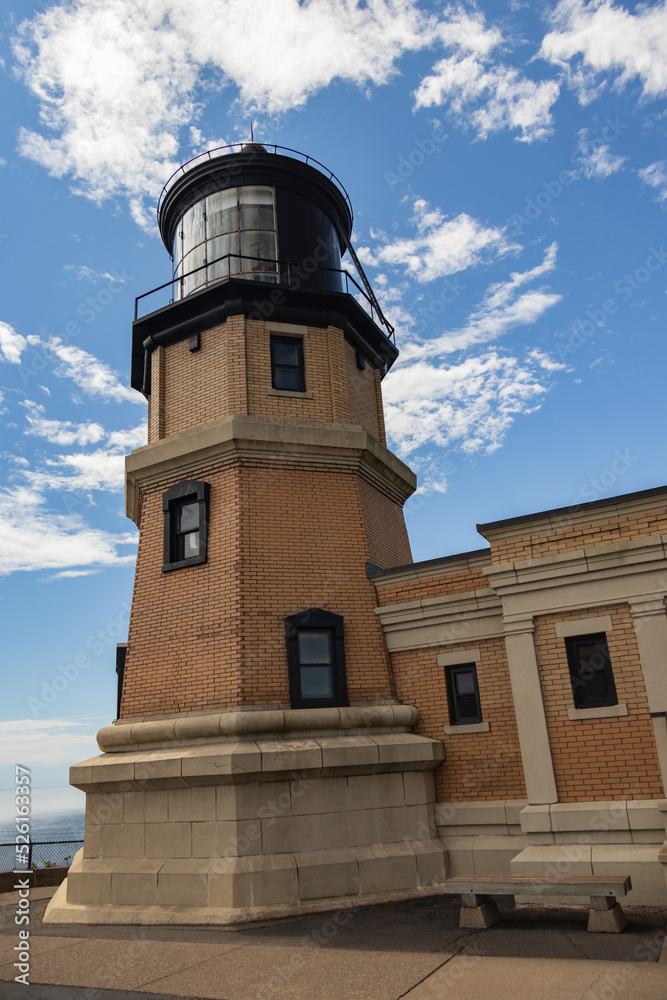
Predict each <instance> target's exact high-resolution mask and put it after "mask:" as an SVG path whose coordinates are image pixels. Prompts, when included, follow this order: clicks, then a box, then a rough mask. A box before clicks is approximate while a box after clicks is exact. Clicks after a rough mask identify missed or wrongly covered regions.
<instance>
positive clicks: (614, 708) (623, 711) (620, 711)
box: [567, 705, 628, 722]
mask: <svg viewBox="0 0 667 1000" xmlns="http://www.w3.org/2000/svg"><path fill="white" fill-rule="evenodd" d="M627 714H628V706H627V705H604V706H602V707H601V708H568V710H567V717H568V719H569V720H570V722H576V721H577V719H618V718H620V717H621V716H623V715H627Z"/></svg>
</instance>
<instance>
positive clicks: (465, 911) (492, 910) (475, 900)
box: [459, 892, 500, 928]
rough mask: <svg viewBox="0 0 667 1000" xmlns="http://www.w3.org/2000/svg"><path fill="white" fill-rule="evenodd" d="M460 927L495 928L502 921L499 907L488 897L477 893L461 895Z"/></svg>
mask: <svg viewBox="0 0 667 1000" xmlns="http://www.w3.org/2000/svg"><path fill="white" fill-rule="evenodd" d="M461 904H462V905H461V916H460V917H459V927H468V928H469V927H473V928H480V927H493V925H494V924H497V923H498V922H499V921H500V914H499V913H498V907H497V906H496V904H495V902H494V901H493V900H492V899H489V897H488V896H482V895H480V894H479V893H476V892H463V893H461Z"/></svg>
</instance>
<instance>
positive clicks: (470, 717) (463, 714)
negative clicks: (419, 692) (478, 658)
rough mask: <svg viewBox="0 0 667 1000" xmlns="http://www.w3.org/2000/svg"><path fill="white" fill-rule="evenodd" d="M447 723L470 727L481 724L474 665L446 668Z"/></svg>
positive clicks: (462, 664)
mask: <svg viewBox="0 0 667 1000" xmlns="http://www.w3.org/2000/svg"><path fill="white" fill-rule="evenodd" d="M445 672H446V675H447V694H448V696H449V721H450V724H451V725H452V726H470V725H473V724H474V723H477V722H482V721H483V720H482V707H481V704H480V700H479V686H478V684H477V668H476V666H475V664H474V663H457V664H456V666H452V667H447V668H446V670H445Z"/></svg>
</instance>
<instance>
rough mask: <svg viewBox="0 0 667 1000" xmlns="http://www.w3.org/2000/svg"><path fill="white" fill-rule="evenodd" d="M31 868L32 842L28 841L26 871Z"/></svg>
mask: <svg viewBox="0 0 667 1000" xmlns="http://www.w3.org/2000/svg"><path fill="white" fill-rule="evenodd" d="M31 868H32V840H29V841H28V870H30V869H31Z"/></svg>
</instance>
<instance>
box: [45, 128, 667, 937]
mask: <svg viewBox="0 0 667 1000" xmlns="http://www.w3.org/2000/svg"><path fill="white" fill-rule="evenodd" d="M159 220H160V227H161V232H162V236H163V239H164V242H165V245H166V246H167V248H168V249H169V250H170V252H172V256H173V260H174V265H175V272H174V282H173V284H172V289H171V291H172V301H171V302H169V303H168V304H167V305H165V306H162V307H161V308H153V310H152V311H149V312H146V313H145V314H144V315H142V316H139V317H138V318H137V320H136V321H135V324H134V329H133V354H132V384H133V385H134V387H135V388H137V389H138V390H139V391H142V392H143V393H144V394H145V395H146V396H147V398H148V400H149V417H148V423H149V440H148V444H147V445H146V446H145V447H144V448H139V449H137V450H136V451H134V452H133V453H132V454H131V455H130V456H129V457H128V459H127V465H126V470H127V512H128V516H130V517H131V518H132V519H133V520H134V521H135V523H136V524H137V525H138V526H139V530H140V540H139V550H138V557H137V569H136V578H135V588H134V595H133V601H132V615H131V622H130V630H129V636H128V642H127V647H126V649H125V663H124V673H123V678H122V700H121V702H120V717H119V719H118V720H117V723H116V724H115V725H114V726H112V727H107V728H106V729H103V730H102V731H101V732H100V733H99V735H98V742H99V745H100V748H101V750H102V751H103V753H102V754H101V756H99V757H96V758H93V759H92V760H90V761H84V762H83V763H82V764H79V765H77V766H75V767H73V768H72V769H71V781H72V783H73V784H74V785H76V786H77V787H79V788H82V789H84V790H85V791H86V793H87V814H86V834H85V843H84V848H83V850H82V852H80V854H79V855H77V857H76V859H75V862H74V864H73V865H72V868H71V871H70V875H69V877H68V879H67V882H66V883H65V884H64V886H63V887H62V888H61V889H60V890H59V893H58V894H57V896H56V897H54V900H53V901H52V903H51V904H50V907H49V910H48V913H47V920H49V921H53V922H63V921H65V922H73V923H76V922H93V923H125V922H153V923H155V922H157V923H170V922H178V923H188V922H191V923H230V922H236V921H243V920H249V919H257V918H260V917H265V916H275V915H282V914H290V913H295V912H307V911H312V910H320V909H331V908H332V906H349V905H357V904H358V903H359V902H371V901H378V900H388V899H401V898H407V897H412V896H415V895H423V894H432V893H438V892H442V891H443V890H444V881H445V879H446V877H447V875H449V874H467V873H476V874H485V873H493V874H503V873H506V872H509V871H510V870H511V871H514V872H516V873H518V874H544V872H545V871H547V872H548V871H562V872H566V873H571V874H578V873H593V874H623V875H627V874H631V875H632V877H633V884H634V886H635V888H634V889H633V895H632V897H631V902H634V903H635V904H637V905H657V904H660V905H662V904H664V903H666V902H667V890H666V888H665V878H664V876H663V872H662V867H661V863H660V850H661V847H662V845H663V841H664V840H665V822H664V820H665V816H666V815H667V812H666V810H667V803H665V800H664V794H665V792H664V782H665V776H666V775H667V731H666V729H665V712H666V711H667V674H666V670H665V650H666V649H667V618H666V617H665V603H664V598H665V594H666V593H667V562H666V559H665V544H664V543H665V539H666V538H667V536H666V535H665V534H664V532H665V530H666V527H667V489H662V490H652V491H647V492H646V493H643V494H636V495H633V496H630V497H620V498H616V499H615V500H614V501H610V502H601V503H597V504H584V505H582V506H580V507H578V508H576V509H575V508H573V509H569V510H562V511H551V512H549V513H547V514H537V515H532V516H527V517H524V518H517V519H513V520H511V521H504V522H498V523H496V524H489V525H483V526H481V527H480V531H481V532H482V534H483V535H484V536H485V537H486V538H487V540H488V541H489V543H490V547H489V548H486V549H482V550H479V551H476V552H471V553H464V554H462V555H454V556H448V557H446V558H443V559H435V560H430V561H428V562H425V563H412V561H411V553H410V546H409V542H408V536H407V532H406V528H405V522H404V519H403V513H402V507H403V504H404V502H405V500H406V499H407V498H408V497H409V496H410V494H411V493H412V492H413V491H414V489H415V486H416V480H415V477H414V475H413V473H412V472H411V471H410V470H409V469H408V468H407V467H406V466H405V465H404V464H403V463H402V462H401V461H400V460H399V459H398V458H397V457H396V456H395V455H393V454H392V453H391V452H390V451H389V450H388V449H387V447H386V439H385V429H384V419H383V411H382V394H381V380H382V377H383V376H384V374H385V373H386V371H387V370H388V368H389V367H390V366H391V364H392V363H393V361H394V360H395V359H396V357H397V354H398V352H397V349H396V347H395V344H394V342H393V337H392V334H393V331H392V329H391V327H390V326H389V324H388V323H387V322H386V320H385V319H384V317H383V316H382V313H381V310H380V308H379V306H378V303H377V301H376V300H375V298H374V296H373V293H372V290H371V288H370V286H369V285H368V283H367V282H366V281H365V277H364V276H363V271H361V270H360V276H361V277H362V278H363V279H364V287H363V288H362V287H361V286H359V285H358V286H357V287H356V288H355V287H354V286H351V285H350V283H349V282H350V279H349V278H348V277H347V276H345V272H342V271H341V268H340V258H341V255H342V254H343V253H344V252H345V250H348V251H349V253H350V254H352V255H353V256H354V252H353V250H352V248H351V246H350V244H349V236H350V232H351V228H352V215H351V208H350V205H349V199H348V198H347V195H346V193H345V191H344V189H343V188H342V186H341V185H340V183H339V182H338V181H337V180H336V178H334V177H333V175H331V174H329V175H328V176H327V175H325V174H323V173H322V172H321V171H320V170H318V169H316V168H315V167H314V166H312V164H311V163H309V162H305V163H304V162H301V161H299V160H296V159H294V158H293V157H291V156H285V155H284V154H283V152H280V151H279V147H277V148H275V149H274V151H273V152H272V153H269V151H268V150H266V149H264V148H263V147H259V146H256V145H250V144H249V145H246V146H244V147H243V148H236V149H233V150H230V149H227V150H225V151H223V155H219V156H209V157H207V158H203V159H202V160H198V161H194V162H193V163H192V164H189V165H187V169H184V170H182V171H181V172H179V173H178V175H175V178H173V179H172V182H170V184H169V185H167V187H166V188H165V192H164V193H163V198H162V200H161V205H160V211H159ZM355 261H356V257H355ZM356 263H357V264H358V261H356ZM350 289H352V291H353V292H354V294H351V292H350ZM364 297H365V298H364ZM360 301H363V302H364V308H362V306H361V305H360ZM443 756H444V762H443ZM665 860H666V861H667V858H666V859H665Z"/></svg>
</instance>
